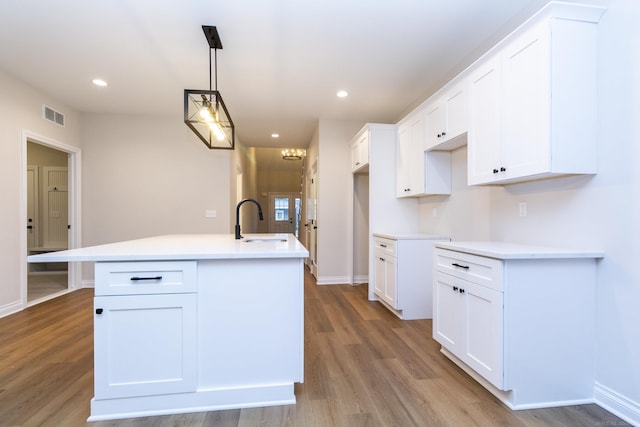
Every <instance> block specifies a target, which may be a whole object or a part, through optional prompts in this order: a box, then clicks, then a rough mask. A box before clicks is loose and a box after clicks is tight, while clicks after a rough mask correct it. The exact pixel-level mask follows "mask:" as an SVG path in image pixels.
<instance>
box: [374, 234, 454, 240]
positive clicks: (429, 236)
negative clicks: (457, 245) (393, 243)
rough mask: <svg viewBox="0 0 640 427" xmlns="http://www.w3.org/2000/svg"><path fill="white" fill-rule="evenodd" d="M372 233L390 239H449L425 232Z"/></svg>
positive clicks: (448, 238)
mask: <svg viewBox="0 0 640 427" xmlns="http://www.w3.org/2000/svg"><path fill="white" fill-rule="evenodd" d="M373 235H374V236H375V237H383V238H385V239H391V240H451V238H450V237H449V236H438V235H434V234H426V233H373Z"/></svg>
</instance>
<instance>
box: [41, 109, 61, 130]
mask: <svg viewBox="0 0 640 427" xmlns="http://www.w3.org/2000/svg"><path fill="white" fill-rule="evenodd" d="M42 112H43V116H44V118H45V120H49V121H50V122H53V123H55V124H57V125H60V126H63V127H64V114H62V113H60V112H58V111H56V110H54V109H53V108H50V107H47V106H46V105H43V106H42Z"/></svg>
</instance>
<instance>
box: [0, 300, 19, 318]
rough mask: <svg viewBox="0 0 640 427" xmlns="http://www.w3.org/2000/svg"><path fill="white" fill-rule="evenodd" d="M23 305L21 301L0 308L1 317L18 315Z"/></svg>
mask: <svg viewBox="0 0 640 427" xmlns="http://www.w3.org/2000/svg"><path fill="white" fill-rule="evenodd" d="M22 309H23V307H22V303H21V302H20V301H15V302H12V303H9V304H5V305H3V306H2V307H0V317H5V316H8V315H10V314H13V313H17V312H19V311H22Z"/></svg>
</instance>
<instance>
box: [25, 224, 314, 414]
mask: <svg viewBox="0 0 640 427" xmlns="http://www.w3.org/2000/svg"><path fill="white" fill-rule="evenodd" d="M307 256H308V252H307V250H306V249H305V248H304V246H302V244H300V242H298V240H296V239H295V237H294V236H293V235H290V234H268V235H265V234H255V235H246V236H245V238H244V239H241V240H235V239H234V236H233V235H167V236H159V237H152V238H147V239H140V240H132V241H127V242H120V243H113V244H107V245H100V246H93V247H87V248H81V249H72V250H67V251H61V252H54V253H47V254H41V255H34V256H30V257H28V260H29V262H54V261H71V262H74V261H94V262H95V298H94V313H95V314H94V383H95V390H94V392H95V395H94V398H93V399H92V401H91V416H90V417H89V421H97V420H107V419H116V418H129V417H141V416H150V415H163V414H173V413H183V412H200V411H209V410H220V409H234V408H246V407H259V406H272V405H285V404H294V403H295V401H296V398H295V394H294V383H296V382H303V373H304V327H303V321H304V313H303V309H304V295H303V281H304V278H303V274H304V271H303V258H305V257H307Z"/></svg>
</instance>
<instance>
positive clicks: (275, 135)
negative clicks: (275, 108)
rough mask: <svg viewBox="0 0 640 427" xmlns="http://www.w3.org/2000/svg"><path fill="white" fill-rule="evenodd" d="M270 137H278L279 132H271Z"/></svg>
mask: <svg viewBox="0 0 640 427" xmlns="http://www.w3.org/2000/svg"><path fill="white" fill-rule="evenodd" d="M271 138H280V134H279V133H272V134H271Z"/></svg>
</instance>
